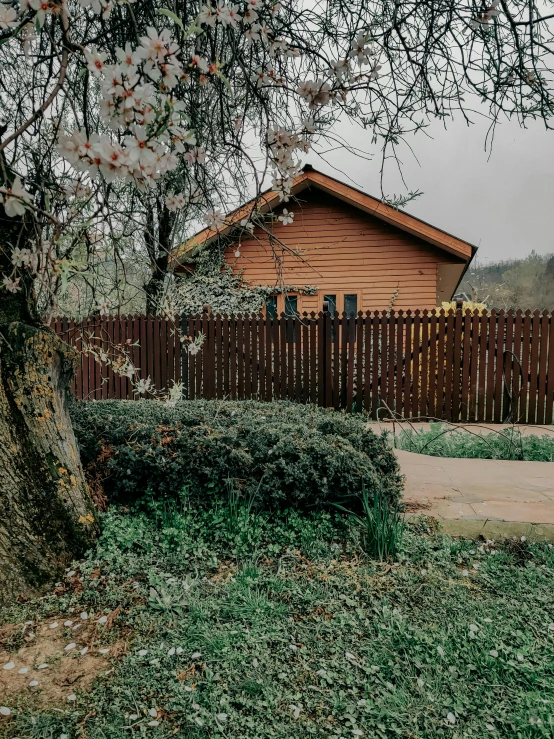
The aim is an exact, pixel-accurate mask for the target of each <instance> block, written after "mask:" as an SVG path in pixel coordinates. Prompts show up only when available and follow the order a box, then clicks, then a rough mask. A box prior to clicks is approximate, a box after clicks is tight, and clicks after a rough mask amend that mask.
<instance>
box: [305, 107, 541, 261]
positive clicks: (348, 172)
mask: <svg viewBox="0 0 554 739" xmlns="http://www.w3.org/2000/svg"><path fill="white" fill-rule="evenodd" d="M339 130H340V133H341V134H342V135H343V136H344V137H345V138H347V139H348V141H349V143H350V144H351V145H354V146H357V147H359V148H360V149H362V150H364V151H370V152H371V145H370V140H369V135H368V134H367V133H366V132H364V131H361V130H360V129H357V128H353V127H351V126H349V125H348V124H341V126H340V129H339ZM428 131H429V132H431V134H432V136H433V138H432V139H429V138H427V137H426V136H425V134H422V133H419V134H417V135H416V136H415V137H412V138H411V139H410V143H411V145H412V148H413V150H414V153H415V155H416V156H417V159H418V161H415V159H414V156H413V155H412V154H410V153H409V152H408V150H407V149H404V152H403V154H402V158H403V172H404V176H405V179H406V185H407V189H408V190H422V191H423V195H422V196H421V197H419V198H417V200H415V201H414V202H412V203H411V204H410V205H408V206H407V208H406V210H407V212H409V213H412V214H413V215H415V216H417V217H418V218H422V219H423V220H425V221H428V222H429V223H431V224H432V225H434V226H438V227H439V228H442V229H444V230H445V231H448V232H450V233H452V234H453V235H455V236H458V237H459V238H462V239H465V240H467V241H469V242H471V243H472V244H475V245H476V246H478V247H479V251H478V254H477V258H478V259H479V261H481V262H491V261H497V260H501V259H513V258H517V257H521V256H524V255H527V254H529V252H530V251H531V250H533V249H534V250H535V251H537V252H539V253H541V254H545V253H548V252H554V186H553V185H554V131H550V132H547V131H545V130H544V126H541V125H540V124H534V125H532V126H530V127H529V128H528V129H526V130H525V129H520V128H519V127H518V125H517V123H503V124H502V125H499V126H498V127H497V129H496V133H495V139H494V143H493V146H492V152H490V151H485V148H484V146H485V136H486V133H487V126H486V124H485V123H484V122H482V123H476V124H475V125H473V126H472V127H470V128H468V127H467V126H466V124H465V123H463V122H462V121H455V122H454V123H449V125H448V128H447V130H444V129H443V128H442V127H441V126H440V125H436V126H434V127H433V128H432V129H428ZM373 151H375V149H374V150H373ZM376 154H377V155H376V156H375V157H374V159H373V160H372V161H366V160H364V159H363V158H361V157H356V156H354V155H352V154H346V153H345V152H344V151H341V152H340V153H329V154H326V155H325V160H326V161H323V160H322V159H321V158H320V157H318V156H317V155H316V154H315V153H311V154H310V155H309V156H308V158H307V161H308V162H310V163H311V164H313V165H314V167H316V168H318V169H321V170H322V171H324V172H327V173H328V174H330V175H333V176H334V177H337V178H338V179H341V180H344V181H345V182H348V177H350V178H351V184H353V185H355V186H357V187H359V188H361V189H363V190H364V191H365V192H367V193H369V194H370V195H375V196H377V197H380V183H379V167H380V160H379V156H378V152H376ZM407 189H406V187H404V186H403V185H402V184H401V182H400V179H399V177H398V175H397V174H396V173H395V166H394V164H392V163H391V164H390V165H388V176H387V178H386V183H385V193H386V195H387V196H391V195H392V194H393V193H395V194H399V193H405V192H406V191H407Z"/></svg>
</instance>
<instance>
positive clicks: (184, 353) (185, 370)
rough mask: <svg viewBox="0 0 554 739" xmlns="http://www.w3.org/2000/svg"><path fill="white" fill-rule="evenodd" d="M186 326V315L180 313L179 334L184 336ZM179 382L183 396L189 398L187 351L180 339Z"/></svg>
mask: <svg viewBox="0 0 554 739" xmlns="http://www.w3.org/2000/svg"><path fill="white" fill-rule="evenodd" d="M187 327H188V319H187V316H186V315H185V314H184V313H182V314H181V335H182V337H183V336H185V331H186V329H187ZM180 344H181V382H182V383H183V398H186V399H187V400H190V398H189V353H188V351H187V349H186V347H185V342H184V341H181V342H180Z"/></svg>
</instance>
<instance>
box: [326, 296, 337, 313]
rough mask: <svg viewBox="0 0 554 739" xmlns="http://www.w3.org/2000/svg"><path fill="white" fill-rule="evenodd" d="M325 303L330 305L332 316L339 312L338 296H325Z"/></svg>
mask: <svg viewBox="0 0 554 739" xmlns="http://www.w3.org/2000/svg"><path fill="white" fill-rule="evenodd" d="M323 302H324V303H328V310H329V313H330V314H331V315H334V314H335V312H336V310H337V296H336V295H324V296H323Z"/></svg>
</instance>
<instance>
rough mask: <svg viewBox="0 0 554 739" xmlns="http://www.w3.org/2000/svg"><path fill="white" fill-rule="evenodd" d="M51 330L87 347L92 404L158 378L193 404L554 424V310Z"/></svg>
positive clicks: (81, 389)
mask: <svg viewBox="0 0 554 739" xmlns="http://www.w3.org/2000/svg"><path fill="white" fill-rule="evenodd" d="M52 327H53V328H54V330H55V331H57V333H59V334H60V335H61V336H62V337H63V338H65V339H66V340H67V341H68V342H69V343H71V344H74V345H75V346H76V347H77V348H78V349H80V350H81V352H82V353H81V355H80V361H79V366H78V369H77V374H76V378H75V381H74V383H73V391H74V392H75V394H76V396H77V397H79V398H84V399H96V400H100V399H105V398H128V399H131V398H137V397H139V395H138V393H137V392H136V380H138V379H140V378H148V377H149V378H151V380H152V383H153V385H154V387H155V388H156V390H157V391H164V390H166V389H167V388H169V387H171V385H172V384H173V382H180V381H182V382H183V384H184V388H185V393H186V397H188V398H190V399H192V398H208V399H209V398H230V399H233V400H243V399H245V400H248V399H255V400H264V401H271V400H282V399H286V400H291V401H295V402H300V403H317V404H318V405H322V406H326V407H332V408H335V409H337V410H338V409H346V410H347V411H356V412H358V411H363V412H365V413H367V414H368V415H369V416H370V417H371V418H382V417H390V416H394V415H396V416H401V417H403V418H411V419H424V418H436V419H439V420H446V421H468V422H496V423H500V422H504V421H510V422H511V421H513V422H516V423H537V424H545V423H546V424H551V423H552V422H553V407H554V318H553V316H552V315H551V314H549V313H547V312H546V311H545V312H543V313H539V312H538V311H535V312H534V313H531V312H530V311H526V312H525V313H523V312H522V311H517V312H512V311H508V312H505V311H495V310H492V311H491V312H490V313H489V314H487V313H484V314H479V313H478V312H477V311H476V312H474V313H471V312H470V311H466V312H464V313H462V311H456V312H455V311H448V312H447V313H445V312H444V311H442V310H440V311H436V310H431V311H428V310H423V311H419V310H415V311H411V310H407V311H402V310H399V311H396V312H393V313H387V312H386V311H381V312H379V311H374V312H366V313H362V312H360V313H358V316H357V317H347V316H346V314H343V315H342V316H339V315H338V314H335V315H334V316H332V315H330V314H329V313H318V314H316V313H315V312H312V313H309V314H307V313H304V314H303V315H301V316H297V317H290V316H289V317H287V316H285V315H282V316H281V317H279V318H273V319H272V318H265V317H264V316H251V315H244V316H241V315H239V316H234V317H228V316H220V315H215V316H213V315H209V314H208V313H204V314H203V315H199V316H192V317H189V318H187V319H183V320H182V321H181V322H180V323H179V322H176V323H172V322H170V321H167V320H165V319H161V318H156V317H153V316H129V317H125V316H123V317H121V318H117V317H102V318H101V317H91V318H88V319H87V320H86V321H83V322H82V323H80V324H76V323H75V322H73V321H70V320H67V319H59V318H58V319H55V320H54V321H53V324H52ZM181 334H184V335H186V336H191V337H198V336H199V335H200V334H202V337H203V338H204V342H203V344H202V348H201V350H200V351H199V352H198V353H197V354H192V353H187V352H186V351H184V350H183V349H182V344H181V341H180V335H181ZM83 348H84V349H85V351H84V352H83ZM87 349H88V351H86V350H87ZM101 351H103V352H104V353H105V354H106V355H107V356H108V357H109V358H110V362H113V361H114V360H115V362H116V363H117V361H118V359H119V361H120V362H121V361H123V360H124V359H127V360H128V361H130V362H132V364H133V365H134V367H136V368H137V371H136V373H135V386H133V383H132V382H131V380H130V379H129V378H128V377H125V376H122V375H121V374H118V373H117V372H114V371H113V364H111V363H110V362H108V363H107V364H106V363H104V362H102V361H98V359H99V358H101V357H100V352H101ZM147 397H148V395H147Z"/></svg>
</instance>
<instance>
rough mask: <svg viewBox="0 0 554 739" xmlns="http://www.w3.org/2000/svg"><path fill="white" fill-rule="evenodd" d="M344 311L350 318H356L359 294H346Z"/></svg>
mask: <svg viewBox="0 0 554 739" xmlns="http://www.w3.org/2000/svg"><path fill="white" fill-rule="evenodd" d="M344 312H345V313H346V315H347V316H348V318H356V316H357V314H358V296H357V295H345V296H344Z"/></svg>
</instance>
